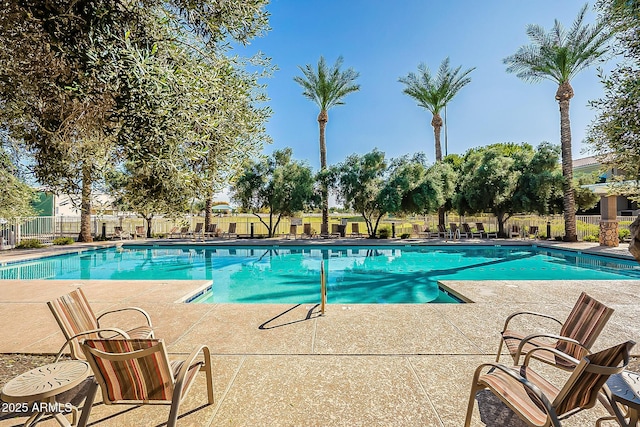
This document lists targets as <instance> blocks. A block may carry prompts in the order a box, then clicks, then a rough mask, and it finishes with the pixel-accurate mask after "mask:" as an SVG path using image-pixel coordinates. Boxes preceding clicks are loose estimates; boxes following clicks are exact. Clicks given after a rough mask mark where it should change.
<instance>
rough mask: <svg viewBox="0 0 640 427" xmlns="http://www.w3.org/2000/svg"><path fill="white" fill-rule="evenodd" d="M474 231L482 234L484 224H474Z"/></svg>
mask: <svg viewBox="0 0 640 427" xmlns="http://www.w3.org/2000/svg"><path fill="white" fill-rule="evenodd" d="M476 230H478V231H479V232H481V233H484V224H483V223H481V222H476Z"/></svg>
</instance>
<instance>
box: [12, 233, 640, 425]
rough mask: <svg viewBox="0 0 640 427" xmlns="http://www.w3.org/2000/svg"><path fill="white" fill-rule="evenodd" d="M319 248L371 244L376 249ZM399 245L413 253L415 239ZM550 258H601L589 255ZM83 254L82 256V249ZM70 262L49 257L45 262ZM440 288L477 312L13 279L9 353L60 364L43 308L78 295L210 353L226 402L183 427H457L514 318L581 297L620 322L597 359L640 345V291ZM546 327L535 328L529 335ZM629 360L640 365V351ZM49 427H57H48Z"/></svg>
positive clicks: (135, 416) (133, 416) (496, 412)
mask: <svg viewBox="0 0 640 427" xmlns="http://www.w3.org/2000/svg"><path fill="white" fill-rule="evenodd" d="M261 242H262V243H267V244H274V243H278V244H287V242H286V241H277V242H276V241H274V240H270V241H264V240H262V241H261ZM289 242H290V243H295V244H308V243H307V242H308V241H306V240H305V241H300V240H296V241H289ZM158 243H159V242H158ZM223 243H225V244H228V243H231V244H234V243H235V244H253V242H251V241H246V240H240V241H237V242H229V241H224V242H223ZM309 243H330V244H340V243H342V244H367V245H368V244H370V241H368V240H362V239H354V240H348V239H347V240H344V239H343V240H340V241H339V240H329V241H318V240H313V241H311V242H309ZM389 243H390V242H385V244H389ZM400 243H401V244H403V245H404V244H407V243H412V244H415V240H414V241H412V242H407V241H401V242H400ZM491 243H493V241H492V242H491ZM518 243H523V242H520V241H518ZM525 243H526V241H525ZM501 244H509V242H508V241H504V242H501ZM87 246H88V245H87ZM553 246H561V247H566V246H569V247H570V248H571V249H572V250H580V251H583V252H591V251H596V252H597V251H603V249H599V247H594V245H593V244H584V243H579V244H572V245H568V244H561V245H555V244H554V245H553ZM81 247H82V246H81V245H74V247H73V248H72V250H73V251H77V250H79V248H81ZM66 249H67V250H68V249H69V248H66ZM60 250H63V249H58V248H49V249H48V250H47V251H41V252H40V251H39V255H40V256H44V255H45V254H51V253H52V251H60ZM624 250H625V249H624V248H618V249H616V251H617V256H624V255H625V254H624ZM604 251H605V253H610V252H611V251H612V250H610V249H605V250H604ZM607 251H608V252H607ZM12 252H13V253H12V254H4V253H0V262H6V261H9V260H11V261H13V260H17V259H18V258H21V256H16V255H15V254H16V252H17V251H12ZM33 254H34V252H30V253H29V255H30V256H31V257H32V256H33ZM441 283H442V284H443V285H444V286H446V287H448V288H450V289H452V290H454V291H455V292H458V293H461V294H463V295H465V296H466V297H467V298H469V299H471V300H472V301H473V303H469V304H438V305H436V304H402V305H367V304H363V305H359V304H348V305H347V304H329V305H328V306H327V310H326V313H325V315H324V316H320V314H319V310H318V307H317V306H316V305H313V304H303V305H239V304H210V305H205V304H189V305H188V309H187V308H186V307H185V304H184V303H181V302H178V301H182V300H183V299H184V297H185V296H186V295H189V294H191V293H193V292H194V291H196V290H197V289H199V288H201V287H202V286H203V285H206V282H205V281H136V282H135V286H134V285H132V282H126V281H82V280H73V281H48V280H32V281H10V280H5V281H0V325H2V327H1V328H0V353H14V352H18V353H55V352H57V351H58V349H59V347H60V346H61V345H62V343H63V339H62V334H61V333H60V332H59V330H58V326H57V325H56V323H55V321H54V319H53V317H52V316H51V314H50V313H49V310H48V308H47V306H46V304H45V302H46V301H48V300H50V299H53V298H55V297H57V296H59V295H62V294H64V293H66V292H68V291H70V290H72V289H74V288H75V287H77V286H79V285H80V286H82V287H83V290H84V292H85V294H86V295H87V297H88V299H89V300H90V302H91V304H92V306H93V307H94V309H95V310H96V311H97V312H100V311H103V310H106V309H109V308H117V307H124V306H132V305H133V306H139V307H142V308H144V309H145V310H147V311H148V312H149V313H150V315H151V317H152V319H153V322H154V326H155V328H154V329H155V333H156V336H157V337H161V338H163V339H164V340H165V341H166V343H167V345H168V350H169V352H170V355H171V356H172V357H175V358H180V357H181V356H182V357H184V356H186V355H187V354H188V353H189V352H190V351H191V350H192V349H193V348H194V347H196V346H197V345H200V344H206V345H208V346H209V348H210V349H211V352H212V360H213V370H214V388H215V400H216V402H215V404H213V405H211V406H206V405H205V404H206V393H205V384H204V380H203V377H204V376H200V378H198V379H197V380H196V383H195V385H194V387H193V388H192V389H191V390H190V392H189V395H188V397H187V399H186V401H185V402H184V403H183V405H182V407H181V410H180V414H181V415H180V418H179V421H178V425H181V426H360V425H361V426H451V427H459V426H461V425H463V419H464V413H465V410H466V405H467V401H468V398H469V389H470V383H471V379H472V375H473V371H474V369H475V368H476V366H478V365H479V364H480V363H484V362H490V361H493V360H494V358H495V351H496V350H497V347H498V342H499V331H500V330H501V329H502V326H503V324H504V319H505V318H506V316H507V315H508V314H509V313H511V312H513V311H516V310H520V309H527V310H532V311H538V312H544V313H549V314H552V315H555V316H557V317H558V318H560V319H564V318H565V317H566V315H567V314H568V313H569V311H570V310H571V307H572V306H573V304H574V302H575V300H576V299H577V297H578V295H579V293H580V292H581V291H586V292H588V293H589V294H590V295H592V296H594V297H595V298H597V299H599V300H601V301H603V302H605V303H606V304H607V305H609V306H611V307H613V308H614V309H615V312H614V314H613V316H612V318H611V320H610V321H609V323H608V324H607V326H606V327H605V329H604V331H603V332H602V334H601V335H600V337H599V339H598V341H597V342H596V344H595V346H594V348H593V350H598V349H602V348H605V347H607V346H609V345H613V344H616V343H619V342H622V341H626V340H628V339H632V340H634V341H636V342H640V324H638V318H640V281H572V280H566V281H555V282H553V283H552V282H548V281H528V282H522V281H506V280H503V281H444V282H441ZM123 320H124V319H122V318H115V319H113V322H114V323H115V324H118V323H120V322H122V321H123ZM540 326H541V325H538V324H531V323H529V324H527V327H528V328H532V329H533V330H536V329H538V328H539V327H540ZM633 353H634V354H640V346H639V347H638V348H634V351H633ZM501 361H502V362H503V363H505V364H509V362H510V359H508V356H503V358H502V359H501ZM535 366H536V367H537V368H538V369H539V370H540V371H541V372H543V373H544V374H545V375H547V376H548V377H549V378H552V380H553V381H554V382H558V383H561V381H562V380H563V379H565V378H566V374H565V373H563V372H558V371H557V370H554V369H553V368H550V367H547V366H544V365H540V364H536V365H535ZM477 399H478V401H479V402H480V403H478V401H477V402H476V405H475V414H474V421H473V423H472V425H473V426H485V425H488V426H513V427H515V426H518V427H519V426H522V425H523V424H522V423H521V422H520V421H519V420H517V419H514V416H513V414H512V413H510V411H509V410H508V409H506V408H505V407H504V406H502V405H501V404H500V403H499V402H497V401H496V400H495V399H492V398H491V396H490V395H487V394H486V393H481V394H478V397H477ZM97 401H98V400H97ZM168 414H169V408H168V407H164V406H143V407H139V408H135V407H131V406H112V407H109V406H106V405H104V404H102V403H97V404H95V405H94V408H93V410H92V413H91V417H90V423H91V424H90V425H95V426H122V425H127V426H156V425H162V424H163V423H165V422H166V420H167V418H168ZM604 414H605V412H604V410H603V409H602V408H601V407H600V406H596V408H594V409H591V410H588V411H585V412H584V413H582V414H579V415H577V416H574V417H571V418H569V419H568V420H567V421H565V422H563V426H575V427H578V426H581V427H582V426H586V425H594V423H595V420H596V419H597V418H598V417H600V416H602V415H604ZM2 415H3V414H1V413H0V427H4V426H14V425H22V423H23V422H24V420H25V418H24V417H16V416H13V415H8V416H7V415H5V416H4V417H3V416H2ZM39 425H43V426H56V425H57V423H55V422H54V421H53V420H47V421H45V422H42V423H41V424H39ZM613 425H615V424H613V423H609V424H607V423H604V424H603V427H604V426H613Z"/></svg>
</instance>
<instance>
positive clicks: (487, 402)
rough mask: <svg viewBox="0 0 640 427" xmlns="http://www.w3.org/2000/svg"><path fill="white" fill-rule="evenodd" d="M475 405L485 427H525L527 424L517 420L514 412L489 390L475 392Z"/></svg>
mask: <svg viewBox="0 0 640 427" xmlns="http://www.w3.org/2000/svg"><path fill="white" fill-rule="evenodd" d="M476 403H477V405H478V410H479V412H480V420H481V421H482V422H483V423H484V424H485V425H486V426H487V427H498V426H500V427H527V424H526V423H525V422H524V421H522V420H521V419H520V418H518V416H517V415H516V414H515V412H513V411H512V410H511V409H510V408H509V407H508V406H507V405H505V404H504V403H502V401H501V400H500V399H498V397H496V395H495V394H493V393H492V392H490V391H489V390H480V391H479V392H477V393H476Z"/></svg>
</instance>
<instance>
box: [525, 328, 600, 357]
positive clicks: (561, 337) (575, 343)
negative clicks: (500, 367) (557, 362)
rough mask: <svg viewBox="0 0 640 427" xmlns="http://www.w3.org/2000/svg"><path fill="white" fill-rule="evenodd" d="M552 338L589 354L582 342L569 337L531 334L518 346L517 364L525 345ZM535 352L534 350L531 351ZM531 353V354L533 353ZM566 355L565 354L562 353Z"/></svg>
mask: <svg viewBox="0 0 640 427" xmlns="http://www.w3.org/2000/svg"><path fill="white" fill-rule="evenodd" d="M540 337H542V338H551V339H554V340H556V341H563V342H567V343H571V344H574V345H577V346H578V347H581V348H583V349H584V350H585V352H586V354H588V353H589V349H588V348H586V347H585V346H583V345H582V344H581V343H580V341H577V340H574V339H573V338H569V337H563V336H562V335H556V334H547V333H537V334H531V335H528V336H526V337H524V338H523V339H522V341H520V344H519V345H518V349H517V350H516V354H515V356H514V360H515V361H516V364H517V363H518V360H520V355H521V354H522V349H523V348H524V346H525V344H526V343H527V342H529V341H531V340H532V339H534V338H540ZM544 348H551V347H544ZM531 351H533V350H531ZM531 351H530V352H531ZM562 354H565V353H562ZM567 356H569V355H567Z"/></svg>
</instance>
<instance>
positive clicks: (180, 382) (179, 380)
mask: <svg viewBox="0 0 640 427" xmlns="http://www.w3.org/2000/svg"><path fill="white" fill-rule="evenodd" d="M201 352H202V355H203V359H204V361H203V365H202V366H200V369H199V370H203V368H204V367H205V366H207V365H208V364H210V363H211V352H210V350H209V347H207V346H206V345H201V346H199V347H198V348H196V349H195V350H193V351H192V352H191V354H189V356H187V358H186V359H185V360H184V362H183V363H182V366H180V370H179V371H178V375H176V382H175V388H174V398H176V397H178V399H179V398H180V396H181V394H182V388H183V387H184V385H185V384H184V380H185V378H186V376H187V373H188V372H189V368H190V367H191V366H192V365H193V362H195V360H196V359H197V358H198V356H199V355H200V353H201ZM175 393H180V395H178V396H176V395H175Z"/></svg>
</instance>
